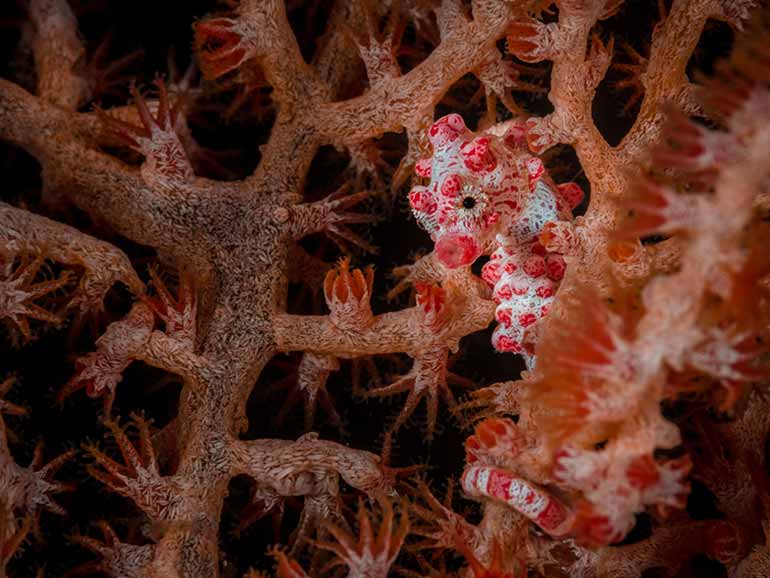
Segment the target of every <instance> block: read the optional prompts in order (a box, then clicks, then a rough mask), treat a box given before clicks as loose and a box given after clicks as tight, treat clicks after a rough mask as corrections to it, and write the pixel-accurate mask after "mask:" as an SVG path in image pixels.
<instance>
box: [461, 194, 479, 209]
mask: <svg viewBox="0 0 770 578" xmlns="http://www.w3.org/2000/svg"><path fill="white" fill-rule="evenodd" d="M475 206H476V199H474V198H473V197H465V198H464V199H463V207H465V208H466V209H472V208H473V207H475Z"/></svg>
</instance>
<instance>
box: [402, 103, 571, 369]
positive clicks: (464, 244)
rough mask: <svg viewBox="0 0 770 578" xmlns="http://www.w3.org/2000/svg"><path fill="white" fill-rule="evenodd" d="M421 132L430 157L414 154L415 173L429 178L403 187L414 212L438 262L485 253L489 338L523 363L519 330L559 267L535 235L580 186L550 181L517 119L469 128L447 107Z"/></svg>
mask: <svg viewBox="0 0 770 578" xmlns="http://www.w3.org/2000/svg"><path fill="white" fill-rule="evenodd" d="M428 136H429V139H430V142H431V144H432V145H433V156H432V157H429V158H425V159H422V160H420V161H418V162H417V163H416V166H415V172H416V173H417V175H418V176H420V177H423V178H426V179H430V182H429V183H428V184H427V185H417V186H415V187H413V188H412V190H411V191H410V193H409V202H410V205H411V207H412V211H413V213H414V215H415V218H416V219H417V221H418V222H419V223H420V225H421V226H422V227H423V228H424V229H425V230H426V231H428V233H429V234H430V236H431V238H432V239H433V241H434V242H435V251H436V255H437V257H438V259H439V261H441V263H442V264H444V265H445V266H446V267H449V268H457V267H463V266H467V265H470V264H471V263H473V262H474V261H475V260H476V259H477V258H478V257H480V256H481V255H484V254H491V260H490V261H489V262H488V263H487V264H486V265H485V266H484V268H483V271H482V277H483V278H484V280H485V281H486V282H487V283H488V284H489V286H490V287H491V288H492V290H493V298H494V300H495V302H496V303H497V304H498V307H497V311H496V318H497V321H498V323H499V325H498V327H497V329H496V330H495V333H494V335H493V338H492V344H493V346H494V347H495V349H497V350H498V351H509V352H513V353H520V354H523V355H524V356H525V358H526V359H528V362H531V359H530V358H529V354H528V352H526V351H525V348H524V337H525V335H524V334H525V332H526V331H527V328H528V327H530V326H531V325H533V324H534V323H535V322H537V321H538V320H539V319H540V318H542V317H543V316H544V315H545V314H546V313H547V312H548V309H549V307H550V304H551V301H552V300H553V296H554V294H555V292H556V288H557V286H558V282H559V281H560V280H561V278H562V276H563V275H564V270H565V263H564V259H563V258H562V257H561V255H558V254H556V253H548V252H547V251H546V250H545V249H544V248H543V246H542V245H541V244H540V243H539V242H538V235H539V234H540V233H541V232H542V230H543V227H544V226H545V225H546V223H549V222H555V221H562V220H571V219H572V213H571V209H573V208H574V207H575V206H577V204H579V203H580V201H581V200H582V198H583V192H582V190H581V189H580V187H578V186H577V185H576V184H574V183H567V184H564V185H559V186H558V187H557V186H556V185H554V184H553V182H552V181H551V180H550V178H549V177H548V175H547V173H546V171H545V168H544V166H543V163H542V161H541V160H540V159H539V158H537V157H535V156H532V155H531V154H529V153H528V152H527V150H526V145H525V144H524V143H525V138H524V129H523V127H522V126H521V125H514V126H513V127H512V128H511V129H510V130H509V131H508V132H507V133H506V135H505V136H504V137H500V136H497V135H495V134H492V133H480V134H474V133H473V132H471V131H470V130H468V128H467V127H466V126H465V123H464V122H463V119H462V117H461V116H460V115H459V114H450V115H447V116H445V117H442V118H440V119H439V120H437V121H436V122H435V123H433V125H432V126H431V128H430V131H429V134H428Z"/></svg>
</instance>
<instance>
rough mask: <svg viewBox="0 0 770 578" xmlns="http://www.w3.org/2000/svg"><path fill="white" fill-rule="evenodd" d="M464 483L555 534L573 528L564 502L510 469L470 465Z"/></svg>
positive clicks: (471, 490) (480, 495) (469, 490)
mask: <svg viewBox="0 0 770 578" xmlns="http://www.w3.org/2000/svg"><path fill="white" fill-rule="evenodd" d="M461 483H462V487H463V490H464V491H465V493H466V494H468V495H469V496H472V497H477V498H489V499H492V500H497V501H500V502H502V503H504V504H505V505H507V506H510V507H511V508H513V509H515V510H516V511H517V512H520V513H521V514H523V515H524V516H526V517H527V518H529V519H530V520H532V521H533V522H534V523H535V524H537V525H538V526H540V528H542V529H543V530H544V531H546V532H548V533H549V534H551V535H552V536H563V535H565V534H566V533H567V532H569V530H570V529H571V525H572V518H571V516H570V512H569V510H568V509H567V508H566V507H565V506H564V505H563V504H562V503H561V502H559V501H558V500H556V498H554V497H553V496H551V495H550V494H549V493H548V492H546V491H545V490H543V489H542V488H539V487H538V486H536V485H534V484H532V483H530V482H528V481H526V480H523V479H521V478H519V477H517V476H516V475H515V474H513V473H512V472H510V471H508V470H504V469H501V468H496V467H493V466H469V467H468V468H466V469H465V471H464V472H463V476H462V480H461Z"/></svg>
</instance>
